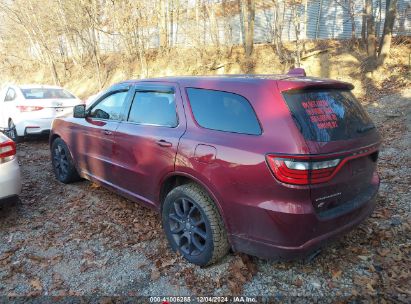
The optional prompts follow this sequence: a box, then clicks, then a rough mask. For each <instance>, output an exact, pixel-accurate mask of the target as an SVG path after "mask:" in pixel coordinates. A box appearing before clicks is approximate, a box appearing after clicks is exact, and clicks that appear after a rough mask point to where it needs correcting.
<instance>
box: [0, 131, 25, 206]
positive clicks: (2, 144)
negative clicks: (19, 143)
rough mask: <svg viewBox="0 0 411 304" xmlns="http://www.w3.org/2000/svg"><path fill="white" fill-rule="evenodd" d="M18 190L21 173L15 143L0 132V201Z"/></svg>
mask: <svg viewBox="0 0 411 304" xmlns="http://www.w3.org/2000/svg"><path fill="white" fill-rule="evenodd" d="M20 192H21V175H20V166H19V164H18V162H17V157H16V144H15V142H14V141H12V140H11V139H10V138H8V137H7V136H5V135H4V134H3V133H1V132H0V201H1V200H4V199H8V198H13V197H16V196H18V195H19V194H20Z"/></svg>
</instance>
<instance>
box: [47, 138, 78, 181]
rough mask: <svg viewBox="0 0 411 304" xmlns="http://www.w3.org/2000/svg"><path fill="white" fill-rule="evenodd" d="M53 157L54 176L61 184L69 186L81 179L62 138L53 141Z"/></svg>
mask: <svg viewBox="0 0 411 304" xmlns="http://www.w3.org/2000/svg"><path fill="white" fill-rule="evenodd" d="M51 156H52V163H53V169H54V174H55V175H56V177H57V179H58V180H59V181H60V182H62V183H65V184H69V183H72V182H75V181H78V180H80V179H81V178H80V176H79V174H78V173H77V169H76V167H75V166H74V163H73V159H72V158H71V155H70V151H69V149H68V147H67V145H66V143H65V142H64V141H63V140H62V139H61V138H57V139H56V140H54V141H53V144H52V146H51Z"/></svg>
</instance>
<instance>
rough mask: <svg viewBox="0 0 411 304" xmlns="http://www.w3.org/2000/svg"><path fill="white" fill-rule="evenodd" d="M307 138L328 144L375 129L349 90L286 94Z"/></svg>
mask: <svg viewBox="0 0 411 304" xmlns="http://www.w3.org/2000/svg"><path fill="white" fill-rule="evenodd" d="M283 96H284V98H285V101H286V103H287V105H288V108H289V109H290V111H291V114H292V116H293V119H294V120H295V122H296V124H297V126H298V128H299V129H300V131H301V133H302V134H303V136H304V138H305V139H307V140H312V141H321V142H328V141H334V140H344V139H351V138H355V137H359V136H362V135H364V134H366V133H367V132H368V131H370V130H372V129H374V128H375V127H374V125H373V123H372V121H371V120H370V118H369V117H368V115H367V113H366V112H365V110H364V109H363V107H362V106H361V105H360V103H359V102H358V101H357V100H356V98H355V97H354V95H353V94H352V93H351V92H350V91H348V90H310V91H295V92H292V91H290V92H285V93H283Z"/></svg>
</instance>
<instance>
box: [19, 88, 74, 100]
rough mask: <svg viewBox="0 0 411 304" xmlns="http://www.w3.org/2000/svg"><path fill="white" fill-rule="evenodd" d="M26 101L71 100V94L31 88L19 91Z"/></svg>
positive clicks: (58, 90)
mask: <svg viewBox="0 0 411 304" xmlns="http://www.w3.org/2000/svg"><path fill="white" fill-rule="evenodd" d="M21 91H22V93H23V95H24V98H26V99H71V98H75V97H74V96H73V95H72V94H70V93H69V92H67V91H66V90H63V89H43V88H32V89H22V90H21Z"/></svg>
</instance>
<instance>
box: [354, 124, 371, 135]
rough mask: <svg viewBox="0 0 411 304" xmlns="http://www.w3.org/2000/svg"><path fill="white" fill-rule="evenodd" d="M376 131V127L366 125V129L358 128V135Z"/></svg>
mask: <svg viewBox="0 0 411 304" xmlns="http://www.w3.org/2000/svg"><path fill="white" fill-rule="evenodd" d="M372 129H375V125H374V124H370V125H366V126H364V127H361V128H358V129H357V132H358V133H364V132H367V131H369V130H372Z"/></svg>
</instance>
